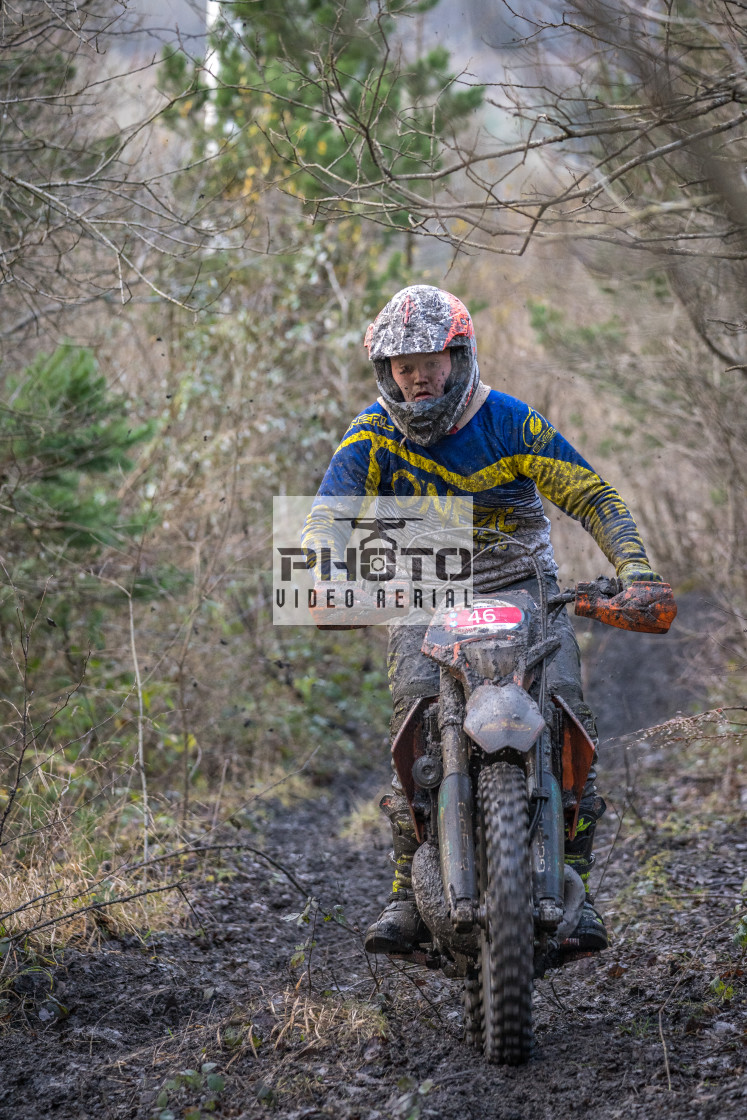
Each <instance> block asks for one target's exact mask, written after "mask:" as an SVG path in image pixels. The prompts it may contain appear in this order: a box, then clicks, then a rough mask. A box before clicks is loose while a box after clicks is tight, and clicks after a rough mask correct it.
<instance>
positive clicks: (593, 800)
mask: <svg viewBox="0 0 747 1120" xmlns="http://www.w3.org/2000/svg"><path fill="white" fill-rule="evenodd" d="M606 808H607V806H606V805H605V803H604V799H603V798H602V797H599V796H597V795H594V796H592V797H584V798H582V801H581V809H580V812H579V815H578V824H577V826H576V835H575V836H574V838H573V840H569V839H568V836H567V835H566V840H565V862H566V863H567V864H568V866H569V867H572V868H573V870H574V871H576V872H578V874H579V875H580V877H581V880H582V882H583V884H584V887H585V888H586V901H585V902H584V908H583V910H582V911H581V917H580V918H579V920H578V924H577V926H576V928H575V929H574V931H573V933H571V934H570V935H569V936H568V937H567V938H566V939H565V941H563V942H562V944H561V946H560V951H561V953H562V954H563V955H564V956H569V957H573V956H575V955H577V954H578V955H581V954H586V953H598V952H601V950H602V949H606V948H607V946H608V945H609V940H608V938H607V929H606V927H605V924H604V918H603V917H602V915H601V914H600V913H599V911H598V910H596V909H595V907H594V906H592V897H591V895H590V893H589V875H590V873H591V869H592V867H593V865H594V856H593V854H592V850H591V849H592V847H593V845H594V833H595V832H596V827H597V821H598V820H599V818H600V817H601V816H602V814H603V813H604V811H605V809H606Z"/></svg>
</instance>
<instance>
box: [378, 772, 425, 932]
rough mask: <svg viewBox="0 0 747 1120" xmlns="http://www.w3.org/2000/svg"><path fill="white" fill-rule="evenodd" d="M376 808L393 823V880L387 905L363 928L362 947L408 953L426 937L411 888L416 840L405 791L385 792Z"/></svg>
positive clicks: (423, 924) (416, 848)
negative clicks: (366, 927)
mask: <svg viewBox="0 0 747 1120" xmlns="http://www.w3.org/2000/svg"><path fill="white" fill-rule="evenodd" d="M379 808H380V809H381V811H382V812H383V813H384V815H385V816H386V817H388V818H389V822H390V824H391V826H392V852H391V857H390V858H391V860H392V863H393V864H394V882H393V884H392V893H391V895H390V896H389V901H388V903H387V905H386V906H385V907H384V909H383V910H382V912H381V914H379V916H378V918H377V919H376V921H375V922H374V923H373V925H371V926H369V927H368V929H367V930H366V936H365V938H364V941H363V947H364V948H365V950H366V952H367V953H411V952H412V951H413V950H414V949H415V948H416V947H417V945H418V943H419V942H420V941H421V940H426V939H427V938H428V937H429V934H428V929H427V927H426V925H425V923H424V922H423V920H422V918H421V917H420V914H419V913H418V908H417V905H416V903H415V894H414V892H413V889H412V857H413V856H414V855H415V852H416V851H417V850H418V847H419V844H418V841H417V838H416V836H415V826H414V825H413V823H412V818H411V816H410V810H409V807H408V804H407V799H406V797H405V796H404V794H402V793H390V794H386V795H385V796H384V797H382V799H381V801H380V802H379Z"/></svg>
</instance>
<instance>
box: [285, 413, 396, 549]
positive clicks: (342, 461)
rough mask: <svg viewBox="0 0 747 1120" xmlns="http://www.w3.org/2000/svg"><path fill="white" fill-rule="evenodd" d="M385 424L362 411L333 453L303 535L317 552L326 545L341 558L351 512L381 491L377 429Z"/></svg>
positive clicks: (346, 538)
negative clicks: (377, 456) (377, 454)
mask: <svg viewBox="0 0 747 1120" xmlns="http://www.w3.org/2000/svg"><path fill="white" fill-rule="evenodd" d="M385 424H386V420H385V418H384V417H383V416H380V415H379V413H378V412H375V411H373V412H372V411H370V410H369V411H368V412H364V413H361V415H360V416H357V417H356V418H355V420H353V422H352V424H351V425H350V427H349V428H348V430H347V432H346V433H345V435H344V436H343V438H342V441H341V442H340V446H339V447H338V448H337V450H336V451H335V453H334V455H333V456H332V459H331V461H330V464H329V466H328V467H327V470H326V471H325V473H324V478H323V479H322V482H321V485H320V487H319V490H318V493H317V495H316V497H315V499H314V502H313V504H312V507H311V512H310V513H309V516H308V517H307V518H306V523H305V525H304V529H303V534H302V537H301V543H302V546H303V547H304V548H308V549H312V550H313V551H314V554H315V555H316V556H318V555H320V550H321V549H322V548H327V549H330V550H331V555H332V560H333V561H336V560H337V561H341V560H342V557H343V555H344V551H345V546H346V545H347V542H348V539H349V537H350V531H351V528H350V523H349V515H350V514H351V512H352V513H353V514H355V513H357V512H360V511H361V509H362V508H363V506H364V505H365V499H366V498H367V497H372V496H374V495H375V494H378V492H379V486H380V483H381V472H380V470H379V464H378V461H377V459H376V452H377V449H378V447H379V445H380V440H379V438H378V436H377V431H378V429H379V428H381V427H382V426H383V425H385ZM356 498H358V499H360V501H358V502H356V501H355V499H356ZM346 515H347V516H346Z"/></svg>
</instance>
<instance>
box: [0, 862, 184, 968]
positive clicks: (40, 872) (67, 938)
mask: <svg viewBox="0 0 747 1120" xmlns="http://www.w3.org/2000/svg"><path fill="white" fill-rule="evenodd" d="M120 900H124V901H120ZM186 909H187V907H186V903H185V902H184V901H183V899H182V897H181V896H180V894H179V892H178V889H177V888H175V887H172V886H171V884H170V883H169V882H168V881H167V882H165V883H161V884H159V883H156V882H154V881H153V880H151V881H150V882H148V881H144V880H142V879H140V880H137V881H135V882H133V879H132V877H128V876H126V875H117V874H106V873H104V874H102V875H99V876H98V877H92V876H91V875H90V874H88V873H87V871H86V869H85V867H84V866H82V865H81V864H79V863H76V862H75V861H74V860H71V861H69V862H68V863H66V864H65V865H64V866H59V865H57V866H55V867H54V868H50V869H44V868H40V867H22V866H20V865H17V866H15V867H11V868H10V869H8V870H6V871H5V872H4V873H3V874H0V931H2V940H1V941H0V944H2V945H4V946H5V947H6V949H7V948H8V947H10V946H15V945H17V946H19V947H21V946H22V947H23V948H24V950H32V951H34V952H36V953H45V954H46V953H50V952H52V951H54V950H55V949H59V948H61V947H62V946H64V945H66V944H69V943H71V942H76V943H78V944H82V945H84V946H86V947H92V946H93V945H95V944H97V943H98V942H99V941H100V940H101V939H102V938H106V937H121V936H125V935H135V936H141V935H143V933H145V932H146V931H155V930H164V929H169V928H173V927H174V926H175V925H178V924H179V922H180V920H181V918H182V916H183V914H184V912H185V911H186ZM6 939H7V940H6Z"/></svg>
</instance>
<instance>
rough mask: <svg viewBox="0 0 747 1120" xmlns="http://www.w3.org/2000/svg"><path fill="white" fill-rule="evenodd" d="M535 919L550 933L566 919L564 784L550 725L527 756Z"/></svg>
mask: <svg viewBox="0 0 747 1120" xmlns="http://www.w3.org/2000/svg"><path fill="white" fill-rule="evenodd" d="M526 761H527V792H528V794H529V812H530V844H531V853H532V888H533V889H532V894H533V898H534V920H535V923H536V925H537V927H538V928H539V929H541V930H547V931H548V932H550V931H553V930H555V929H557V927H558V925H559V923H560V922H561V921H562V918H563V910H564V898H565V858H564V856H565V823H564V818H563V799H562V795H561V792H560V784H559V782H558V779H557V778H556V777H555V775H554V774H553V769H552V742H551V738H550V731H549V729H548V728H546V729H545V730H544V731H543V732H542V734H541V735H540V737H539V739H538V740H537V742H536V743H535V745H534V747H533V749H532V750H531V751H530V752H529V753H528V755H527V757H526Z"/></svg>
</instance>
